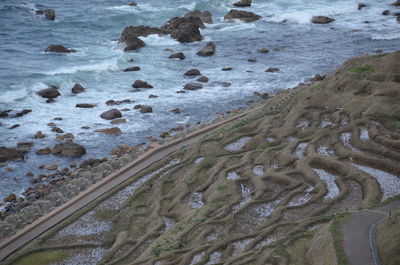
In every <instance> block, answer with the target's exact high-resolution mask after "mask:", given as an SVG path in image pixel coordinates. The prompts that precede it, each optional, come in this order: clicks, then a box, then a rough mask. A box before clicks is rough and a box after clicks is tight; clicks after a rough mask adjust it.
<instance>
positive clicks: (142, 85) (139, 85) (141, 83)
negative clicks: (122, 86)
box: [132, 80, 153, 88]
mask: <svg viewBox="0 0 400 265" xmlns="http://www.w3.org/2000/svg"><path fill="white" fill-rule="evenodd" d="M132 87H133V88H153V86H152V85H150V84H149V83H147V82H145V81H142V80H136V81H135V82H134V83H133V85H132Z"/></svg>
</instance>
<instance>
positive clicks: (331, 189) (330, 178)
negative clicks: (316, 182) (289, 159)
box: [313, 169, 340, 200]
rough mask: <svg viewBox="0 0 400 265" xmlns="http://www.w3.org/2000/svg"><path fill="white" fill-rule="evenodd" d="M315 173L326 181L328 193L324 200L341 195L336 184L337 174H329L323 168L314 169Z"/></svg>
mask: <svg viewBox="0 0 400 265" xmlns="http://www.w3.org/2000/svg"><path fill="white" fill-rule="evenodd" d="M313 170H314V172H315V173H317V175H318V176H319V177H320V179H322V181H323V182H324V183H325V185H326V188H327V190H328V193H327V194H326V195H325V196H324V198H323V200H329V199H334V198H336V197H337V196H338V195H339V192H340V190H339V187H338V185H337V184H336V182H335V180H336V176H335V175H332V174H329V173H328V172H326V171H325V170H322V169H313Z"/></svg>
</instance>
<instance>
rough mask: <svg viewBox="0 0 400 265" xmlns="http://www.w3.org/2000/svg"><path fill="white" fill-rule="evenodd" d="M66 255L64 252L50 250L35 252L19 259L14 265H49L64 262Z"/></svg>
mask: <svg viewBox="0 0 400 265" xmlns="http://www.w3.org/2000/svg"><path fill="white" fill-rule="evenodd" d="M67 257H68V254H67V253H66V251H65V250H50V251H41V252H35V253H31V254H28V255H26V256H25V257H23V258H21V259H19V260H18V261H16V262H15V263H14V264H15V265H36V264H38V265H39V264H40V265H50V264H54V263H57V262H60V261H63V260H65V259H66V258H67Z"/></svg>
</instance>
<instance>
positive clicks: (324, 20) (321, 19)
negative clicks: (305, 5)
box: [311, 16, 335, 24]
mask: <svg viewBox="0 0 400 265" xmlns="http://www.w3.org/2000/svg"><path fill="white" fill-rule="evenodd" d="M333 21H335V19H333V18H330V17H325V16H315V17H313V18H312V20H311V22H312V23H314V24H328V23H331V22H333Z"/></svg>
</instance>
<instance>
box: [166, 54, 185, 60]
mask: <svg viewBox="0 0 400 265" xmlns="http://www.w3.org/2000/svg"><path fill="white" fill-rule="evenodd" d="M168 58H172V59H180V60H184V59H185V58H186V57H185V55H184V54H183V53H182V52H178V53H174V54H171V55H170V56H169V57H168Z"/></svg>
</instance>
